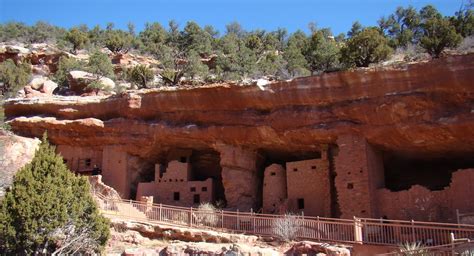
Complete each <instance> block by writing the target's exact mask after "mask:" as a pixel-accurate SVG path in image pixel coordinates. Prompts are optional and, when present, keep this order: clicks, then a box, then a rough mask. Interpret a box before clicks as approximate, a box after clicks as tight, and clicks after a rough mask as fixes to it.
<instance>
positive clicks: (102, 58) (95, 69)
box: [87, 51, 114, 78]
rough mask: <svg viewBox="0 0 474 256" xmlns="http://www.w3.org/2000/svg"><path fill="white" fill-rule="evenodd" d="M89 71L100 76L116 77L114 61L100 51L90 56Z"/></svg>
mask: <svg viewBox="0 0 474 256" xmlns="http://www.w3.org/2000/svg"><path fill="white" fill-rule="evenodd" d="M87 71H89V72H91V73H92V74H95V75H97V76H98V77H99V78H101V77H108V78H113V77H114V67H113V66H112V62H111V61H110V59H109V56H107V54H105V53H102V52H100V51H95V52H94V53H92V54H91V56H90V57H89V63H88V66H87Z"/></svg>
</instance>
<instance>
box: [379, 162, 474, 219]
mask: <svg viewBox="0 0 474 256" xmlns="http://www.w3.org/2000/svg"><path fill="white" fill-rule="evenodd" d="M473 194H474V169H464V170H458V171H456V172H454V173H453V176H452V179H451V184H450V185H449V187H445V188H444V189H443V190H439V191H430V190H429V189H427V188H425V187H423V186H420V185H415V186H412V187H411V188H410V189H408V190H403V191H397V192H392V191H390V190H388V189H386V188H383V189H378V190H377V192H376V195H377V201H376V204H377V205H378V206H379V211H380V214H381V216H383V215H385V216H387V217H388V218H389V219H413V220H419V221H450V222H455V221H456V209H458V210H459V211H460V212H461V213H467V212H474V200H472V195H473Z"/></svg>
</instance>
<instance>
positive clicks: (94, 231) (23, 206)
mask: <svg viewBox="0 0 474 256" xmlns="http://www.w3.org/2000/svg"><path fill="white" fill-rule="evenodd" d="M108 237H109V223H108V221H107V220H106V219H105V218H104V217H102V216H101V215H100V213H99V211H98V209H97V206H96V204H95V201H94V199H93V198H92V195H91V193H90V186H89V183H88V182H87V180H86V178H84V177H77V176H75V175H74V174H73V173H72V172H70V171H69V170H68V169H67V167H66V165H65V164H64V163H63V159H62V157H61V156H59V155H57V154H56V153H55V148H54V147H53V146H50V145H49V143H48V142H47V140H46V137H44V138H43V141H42V143H41V144H40V146H39V148H38V149H37V150H36V153H35V157H34V158H33V160H32V161H31V163H29V164H27V165H26V166H24V167H23V168H22V169H20V170H19V171H18V173H17V174H16V175H15V178H14V181H13V185H12V187H11V188H10V189H8V191H7V193H6V194H5V197H4V199H3V200H2V201H0V254H1V255H33V254H35V255H36V254H49V253H52V252H54V251H56V250H58V249H60V248H61V249H62V251H61V253H64V254H68V253H72V252H76V253H81V254H87V253H93V252H100V251H101V250H102V248H103V246H104V245H105V244H106V242H107V239H108Z"/></svg>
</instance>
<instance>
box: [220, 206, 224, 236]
mask: <svg viewBox="0 0 474 256" xmlns="http://www.w3.org/2000/svg"><path fill="white" fill-rule="evenodd" d="M221 220H222V221H221V228H222V231H224V210H221Z"/></svg>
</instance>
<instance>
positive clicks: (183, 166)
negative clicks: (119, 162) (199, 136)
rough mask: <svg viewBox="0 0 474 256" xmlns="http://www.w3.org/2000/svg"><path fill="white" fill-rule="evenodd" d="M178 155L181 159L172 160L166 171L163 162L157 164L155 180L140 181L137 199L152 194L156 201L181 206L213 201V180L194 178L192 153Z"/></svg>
mask: <svg viewBox="0 0 474 256" xmlns="http://www.w3.org/2000/svg"><path fill="white" fill-rule="evenodd" d="M178 156H179V160H172V161H170V162H169V163H168V166H167V168H166V171H164V172H162V169H163V168H162V165H161V164H156V165H155V180H154V181H152V182H141V183H138V187H137V199H140V198H142V197H151V196H152V197H153V202H154V203H162V204H170V205H179V206H197V205H199V204H200V203H205V202H213V194H214V193H213V192H214V184H213V180H212V179H211V178H207V179H206V180H204V181H198V180H192V167H191V164H190V163H189V158H190V154H188V155H186V156H183V155H182V154H181V155H179V154H178Z"/></svg>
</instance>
